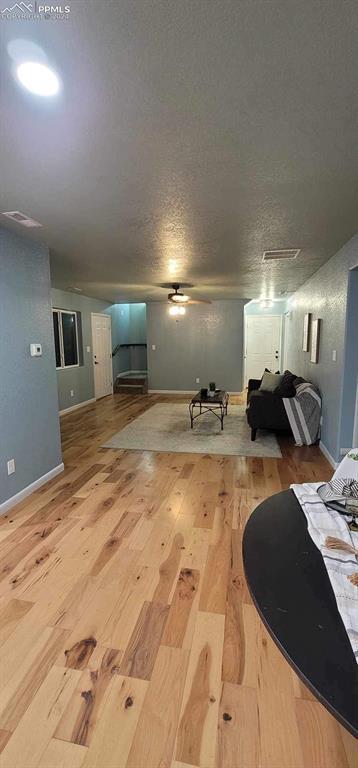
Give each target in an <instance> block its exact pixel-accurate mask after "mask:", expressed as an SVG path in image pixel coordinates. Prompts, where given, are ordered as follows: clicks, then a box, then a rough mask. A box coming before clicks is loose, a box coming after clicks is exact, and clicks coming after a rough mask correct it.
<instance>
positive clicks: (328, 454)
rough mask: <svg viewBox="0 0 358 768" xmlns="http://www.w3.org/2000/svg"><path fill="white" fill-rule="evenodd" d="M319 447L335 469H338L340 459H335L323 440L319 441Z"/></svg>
mask: <svg viewBox="0 0 358 768" xmlns="http://www.w3.org/2000/svg"><path fill="white" fill-rule="evenodd" d="M319 449H320V451H322V453H323V456H325V457H326V459H327V461H328V462H329V464H330V465H331V467H333V469H337V467H338V461H335V460H334V458H333V456H331V454H330V452H329V450H328V448H326V446H325V445H324V443H322V440H320V441H319Z"/></svg>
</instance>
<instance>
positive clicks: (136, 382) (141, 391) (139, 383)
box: [114, 373, 148, 395]
mask: <svg viewBox="0 0 358 768" xmlns="http://www.w3.org/2000/svg"><path fill="white" fill-rule="evenodd" d="M114 391H115V393H116V394H132V395H145V394H146V393H147V392H148V377H147V374H146V373H138V374H135V373H129V374H127V375H125V376H122V375H121V374H119V375H118V376H117V378H116V381H115V384H114Z"/></svg>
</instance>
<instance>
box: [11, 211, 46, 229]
mask: <svg viewBox="0 0 358 768" xmlns="http://www.w3.org/2000/svg"><path fill="white" fill-rule="evenodd" d="M3 216H7V218H8V219H11V220H12V221H16V223H17V224H22V226H23V227H42V224H40V223H39V222H38V221H35V219H30V217H29V216H25V214H24V213H21V212H20V211H6V212H5V211H4V213H3Z"/></svg>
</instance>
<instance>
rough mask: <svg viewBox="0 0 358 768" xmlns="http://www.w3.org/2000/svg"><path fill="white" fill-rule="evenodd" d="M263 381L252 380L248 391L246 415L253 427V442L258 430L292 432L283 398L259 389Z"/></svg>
mask: <svg viewBox="0 0 358 768" xmlns="http://www.w3.org/2000/svg"><path fill="white" fill-rule="evenodd" d="M260 384H261V379H250V380H249V384H248V391H247V408H246V415H247V421H248V424H249V427H251V440H255V438H256V432H257V430H258V429H271V430H273V431H276V430H277V431H285V432H291V427H290V422H289V420H288V418H287V414H286V410H285V406H284V404H283V402H282V397H281V396H280V395H276V394H275V393H274V392H263V391H262V390H260V389H259V387H260Z"/></svg>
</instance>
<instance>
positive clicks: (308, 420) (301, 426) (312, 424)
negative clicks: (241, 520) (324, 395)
mask: <svg viewBox="0 0 358 768" xmlns="http://www.w3.org/2000/svg"><path fill="white" fill-rule="evenodd" d="M282 400H283V404H284V406H285V409H286V414H287V418H288V420H289V422H290V427H291V429H292V432H293V436H294V438H295V441H296V445H312V443H315V442H316V441H317V440H318V437H319V430H320V418H321V404H322V401H321V396H320V394H319V391H318V389H317V388H316V387H314V386H313V384H310V383H309V382H308V381H304V382H303V383H302V384H299V385H298V386H297V387H296V394H295V397H283V398H282Z"/></svg>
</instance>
